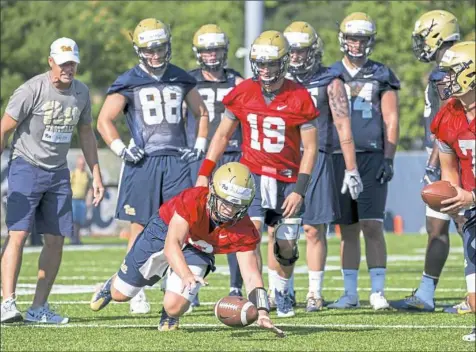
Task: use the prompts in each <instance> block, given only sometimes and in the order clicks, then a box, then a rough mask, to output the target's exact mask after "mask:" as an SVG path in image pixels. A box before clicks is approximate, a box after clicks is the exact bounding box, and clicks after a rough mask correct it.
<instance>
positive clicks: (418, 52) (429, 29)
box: [412, 10, 460, 62]
mask: <svg viewBox="0 0 476 352" xmlns="http://www.w3.org/2000/svg"><path fill="white" fill-rule="evenodd" d="M458 40H460V32H459V25H458V20H457V19H456V17H455V16H454V15H453V14H452V13H450V12H448V11H443V10H434V11H430V12H427V13H425V14H423V15H422V16H421V17H420V18H419V19H418V20H417V21H416V22H415V28H414V30H413V33H412V48H413V53H414V54H415V56H416V58H417V59H418V60H420V61H423V62H430V61H434V60H435V53H436V51H437V50H438V49H439V48H440V47H441V45H442V44H443V43H445V42H455V41H458Z"/></svg>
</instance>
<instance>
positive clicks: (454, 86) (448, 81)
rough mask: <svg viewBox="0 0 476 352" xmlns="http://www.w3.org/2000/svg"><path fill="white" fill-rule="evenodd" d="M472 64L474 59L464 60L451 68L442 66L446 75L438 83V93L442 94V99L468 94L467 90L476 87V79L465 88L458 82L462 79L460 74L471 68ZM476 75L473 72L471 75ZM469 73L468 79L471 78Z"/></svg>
mask: <svg viewBox="0 0 476 352" xmlns="http://www.w3.org/2000/svg"><path fill="white" fill-rule="evenodd" d="M471 64H472V61H466V62H462V63H460V64H458V65H454V66H451V67H449V68H440V70H441V71H443V72H445V73H446V75H445V77H444V78H443V79H442V80H441V81H439V82H438V83H437V84H436V85H437V88H438V95H439V96H440V99H441V100H447V99H449V98H450V97H452V96H461V95H464V94H466V93H467V92H469V91H471V90H473V89H474V88H476V81H474V80H473V82H472V84H471V85H470V86H469V87H468V89H466V90H463V88H462V87H461V85H460V84H459V83H458V82H459V80H460V77H459V76H460V75H461V74H462V73H463V71H464V70H466V69H467V68H469V66H470V65H471ZM474 75H476V73H474V72H473V73H472V75H471V77H473V76H474ZM471 77H470V75H468V77H467V78H468V79H470V78H471Z"/></svg>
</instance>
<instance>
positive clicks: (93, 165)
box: [78, 123, 104, 207]
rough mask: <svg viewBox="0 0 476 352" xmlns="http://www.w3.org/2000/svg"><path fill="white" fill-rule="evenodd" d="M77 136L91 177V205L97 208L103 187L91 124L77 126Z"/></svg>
mask: <svg viewBox="0 0 476 352" xmlns="http://www.w3.org/2000/svg"><path fill="white" fill-rule="evenodd" d="M78 134H79V144H80V145H81V150H82V151H83V155H84V159H85V160H86V163H87V164H88V166H89V170H91V173H92V175H93V192H94V193H93V194H94V199H93V202H92V204H94V206H95V207H97V206H98V205H99V203H100V202H101V200H102V199H103V197H104V186H103V184H102V177H101V169H100V168H99V160H98V149H97V141H96V136H95V135H94V131H93V128H92V126H91V124H81V123H80V124H78Z"/></svg>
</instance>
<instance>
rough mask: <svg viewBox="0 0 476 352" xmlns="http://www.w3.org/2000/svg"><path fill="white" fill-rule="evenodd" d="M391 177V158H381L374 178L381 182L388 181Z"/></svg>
mask: <svg viewBox="0 0 476 352" xmlns="http://www.w3.org/2000/svg"><path fill="white" fill-rule="evenodd" d="M392 178H393V159H390V158H385V159H383V163H382V165H380V168H379V169H378V171H377V177H376V179H377V180H378V181H380V183H381V184H384V183H385V182H390V180H391V179H392Z"/></svg>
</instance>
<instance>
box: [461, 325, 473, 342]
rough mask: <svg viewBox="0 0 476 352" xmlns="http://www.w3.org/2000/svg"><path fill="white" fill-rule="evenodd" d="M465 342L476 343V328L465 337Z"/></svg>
mask: <svg viewBox="0 0 476 352" xmlns="http://www.w3.org/2000/svg"><path fill="white" fill-rule="evenodd" d="M463 341H467V342H475V341H476V328H474V329H473V331H471V332H470V333H469V334H468V335H464V336H463Z"/></svg>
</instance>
